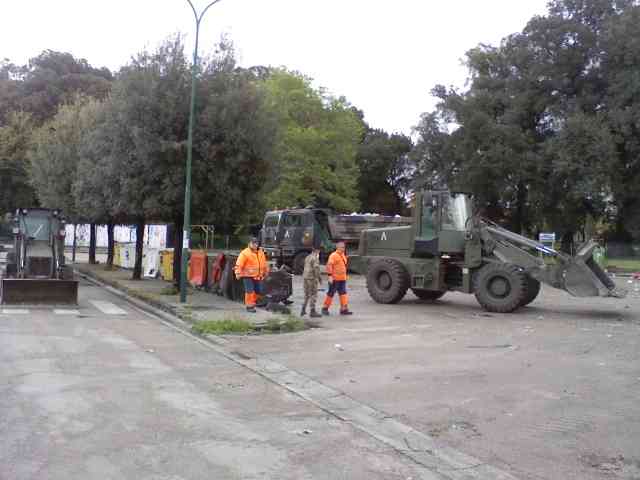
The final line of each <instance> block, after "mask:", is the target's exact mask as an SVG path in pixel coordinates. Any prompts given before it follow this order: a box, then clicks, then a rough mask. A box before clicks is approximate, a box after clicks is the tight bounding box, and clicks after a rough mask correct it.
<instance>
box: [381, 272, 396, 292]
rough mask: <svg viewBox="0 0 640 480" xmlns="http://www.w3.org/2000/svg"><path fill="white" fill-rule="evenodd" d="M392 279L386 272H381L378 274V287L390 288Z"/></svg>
mask: <svg viewBox="0 0 640 480" xmlns="http://www.w3.org/2000/svg"><path fill="white" fill-rule="evenodd" d="M392 283H393V280H391V275H389V274H388V273H387V272H381V273H380V275H378V287H379V288H380V289H382V290H389V289H390V288H391V284H392Z"/></svg>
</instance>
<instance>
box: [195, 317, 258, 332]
mask: <svg viewBox="0 0 640 480" xmlns="http://www.w3.org/2000/svg"><path fill="white" fill-rule="evenodd" d="M191 328H192V330H193V331H194V332H195V333H197V334H198V335H206V334H213V335H222V334H224V333H247V332H250V331H251V330H253V325H251V324H250V323H249V322H247V321H246V320H244V319H241V318H225V319H224V320H202V321H199V322H196V323H195V325H194V326H193V327H191Z"/></svg>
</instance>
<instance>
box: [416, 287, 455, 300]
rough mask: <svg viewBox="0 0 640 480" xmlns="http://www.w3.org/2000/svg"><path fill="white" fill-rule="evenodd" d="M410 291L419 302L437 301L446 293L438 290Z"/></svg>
mask: <svg viewBox="0 0 640 480" xmlns="http://www.w3.org/2000/svg"><path fill="white" fill-rule="evenodd" d="M411 291H412V292H413V294H414V295H415V296H416V297H418V298H419V299H420V300H432V301H433V300H438V299H439V298H440V297H442V296H443V295H444V294H445V293H447V292H441V291H440V290H420V289H417V288H412V289H411Z"/></svg>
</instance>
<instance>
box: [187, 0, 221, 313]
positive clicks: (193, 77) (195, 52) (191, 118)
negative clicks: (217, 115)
mask: <svg viewBox="0 0 640 480" xmlns="http://www.w3.org/2000/svg"><path fill="white" fill-rule="evenodd" d="M219 1H220V0H214V1H213V2H211V3H209V5H207V6H206V7H205V9H204V10H203V11H202V13H200V15H198V12H197V11H196V9H195V7H194V6H193V3H191V0H187V2H189V5H190V6H191V10H193V16H194V17H195V20H196V42H195V46H194V48H193V65H192V66H191V107H190V110H189V136H188V140H187V170H186V175H185V177H186V178H185V187H184V222H183V223H184V225H183V231H182V267H181V268H180V303H185V302H186V301H187V266H188V258H187V257H188V256H189V243H190V241H191V158H192V151H193V124H194V121H195V120H194V116H195V115H194V110H195V106H196V80H197V75H198V37H199V35H200V22H201V21H202V17H204V14H205V13H207V10H209V8H211V7H212V6H213V5H215V4H216V3H218V2H219Z"/></svg>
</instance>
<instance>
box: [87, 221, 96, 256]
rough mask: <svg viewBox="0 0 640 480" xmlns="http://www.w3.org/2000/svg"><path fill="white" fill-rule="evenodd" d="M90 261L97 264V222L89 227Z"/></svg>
mask: <svg viewBox="0 0 640 480" xmlns="http://www.w3.org/2000/svg"><path fill="white" fill-rule="evenodd" d="M89 263H90V264H91V265H95V264H96V263H97V262H96V224H95V223H92V224H91V225H90V227H89Z"/></svg>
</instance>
